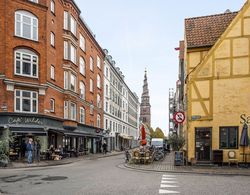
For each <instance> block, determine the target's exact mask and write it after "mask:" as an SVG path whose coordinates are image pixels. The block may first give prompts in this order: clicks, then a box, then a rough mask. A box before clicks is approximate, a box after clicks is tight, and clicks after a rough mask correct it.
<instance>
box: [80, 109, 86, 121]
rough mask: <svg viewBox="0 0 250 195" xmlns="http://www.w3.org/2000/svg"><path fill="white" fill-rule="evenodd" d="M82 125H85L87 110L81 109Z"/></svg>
mask: <svg viewBox="0 0 250 195" xmlns="http://www.w3.org/2000/svg"><path fill="white" fill-rule="evenodd" d="M79 121H80V123H82V124H85V108H84V107H80V120H79Z"/></svg>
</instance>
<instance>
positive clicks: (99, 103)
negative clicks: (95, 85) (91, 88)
mask: <svg viewBox="0 0 250 195" xmlns="http://www.w3.org/2000/svg"><path fill="white" fill-rule="evenodd" d="M97 107H98V108H101V107H102V105H101V96H100V94H97Z"/></svg>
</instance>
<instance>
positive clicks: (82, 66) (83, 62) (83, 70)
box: [79, 57, 85, 75]
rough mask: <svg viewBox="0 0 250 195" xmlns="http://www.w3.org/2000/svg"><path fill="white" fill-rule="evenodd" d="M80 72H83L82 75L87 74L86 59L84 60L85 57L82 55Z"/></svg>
mask: <svg viewBox="0 0 250 195" xmlns="http://www.w3.org/2000/svg"><path fill="white" fill-rule="evenodd" d="M79 61H80V67H79V68H80V73H81V74H82V75H85V61H84V59H83V57H80V60H79Z"/></svg>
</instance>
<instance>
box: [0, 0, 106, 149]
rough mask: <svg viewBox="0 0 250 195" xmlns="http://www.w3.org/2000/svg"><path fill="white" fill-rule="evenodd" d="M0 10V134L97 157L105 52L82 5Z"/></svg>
mask: <svg viewBox="0 0 250 195" xmlns="http://www.w3.org/2000/svg"><path fill="white" fill-rule="evenodd" d="M0 13H1V15H0V94H1V96H0V128H1V130H0V131H2V132H4V130H5V129H9V130H10V131H12V132H13V134H14V135H17V136H18V137H19V140H17V142H21V140H24V139H26V138H27V136H31V137H34V138H35V139H36V138H39V139H40V140H41V141H42V146H43V149H44V150H45V149H46V147H47V146H48V145H50V144H53V145H54V146H55V147H58V145H63V146H65V147H70V148H77V149H79V148H80V145H81V147H84V148H88V149H89V150H90V152H98V150H99V145H98V144H97V143H99V142H100V140H101V137H102V128H103V109H102V102H101V100H102V99H103V89H102V88H103V87H102V86H103V73H102V71H103V61H104V53H103V51H102V48H101V47H100V46H99V44H98V43H97V41H96V40H95V37H94V35H93V33H92V32H91V31H90V29H89V28H88V27H87V25H86V24H85V22H84V20H83V19H82V18H81V17H80V13H81V12H80V10H79V8H78V7H77V5H76V4H75V3H74V1H73V0H4V1H0ZM19 144H20V143H19ZM97 145H98V146H97Z"/></svg>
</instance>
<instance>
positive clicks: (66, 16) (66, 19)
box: [63, 11, 69, 30]
mask: <svg viewBox="0 0 250 195" xmlns="http://www.w3.org/2000/svg"><path fill="white" fill-rule="evenodd" d="M63 28H64V29H65V30H68V28H69V12H67V11H64V12H63Z"/></svg>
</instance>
